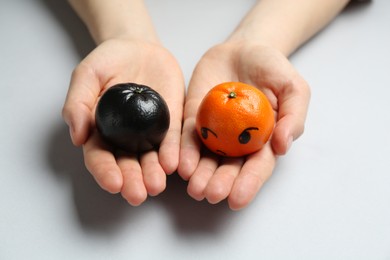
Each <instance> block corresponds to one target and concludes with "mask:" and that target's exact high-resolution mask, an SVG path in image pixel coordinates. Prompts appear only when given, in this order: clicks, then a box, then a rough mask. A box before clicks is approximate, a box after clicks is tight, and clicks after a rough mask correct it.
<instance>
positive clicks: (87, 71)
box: [62, 63, 100, 146]
mask: <svg viewBox="0 0 390 260" xmlns="http://www.w3.org/2000/svg"><path fill="white" fill-rule="evenodd" d="M99 93H100V86H99V80H98V79H97V77H96V75H95V73H94V72H93V69H91V68H90V67H88V66H87V65H84V64H82V63H81V64H80V65H79V66H78V67H77V68H76V69H75V70H74V71H73V73H72V77H71V81H70V86H69V90H68V94H67V97H66V100H65V103H64V106H63V109H62V117H63V118H64V120H65V122H66V123H67V124H68V126H69V132H70V136H71V139H72V142H73V144H74V145H76V146H80V145H82V144H84V143H85V142H86V140H87V139H88V136H89V132H90V128H91V126H92V125H93V118H94V117H93V111H94V107H95V104H96V101H97V98H98V96H99Z"/></svg>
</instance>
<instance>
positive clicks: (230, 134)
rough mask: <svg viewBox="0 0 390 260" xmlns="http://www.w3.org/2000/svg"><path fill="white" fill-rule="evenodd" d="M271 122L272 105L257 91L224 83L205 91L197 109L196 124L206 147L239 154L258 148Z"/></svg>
mask: <svg viewBox="0 0 390 260" xmlns="http://www.w3.org/2000/svg"><path fill="white" fill-rule="evenodd" d="M274 124H275V121H274V114H273V109H272V106H271V104H270V103H269V101H268V99H267V98H266V96H265V95H264V94H263V93H262V92H261V91H260V90H258V89H257V88H255V87H252V86H249V85H246V84H243V83H240V82H227V83H222V84H219V85H217V86H215V87H214V88H212V89H211V90H210V91H209V92H208V93H207V94H206V96H205V97H204V99H203V100H202V102H201V104H200V106H199V108H198V113H197V116H196V124H195V127H196V131H197V133H198V135H199V138H200V139H201V141H202V142H203V144H204V145H205V146H206V147H207V148H208V149H209V150H211V151H212V152H214V153H217V154H219V155H223V156H228V157H239V156H244V155H247V154H250V153H253V152H256V151H258V150H260V149H261V148H262V147H263V146H264V144H265V143H266V142H267V141H268V139H269V137H270V135H271V133H272V130H273V127H274Z"/></svg>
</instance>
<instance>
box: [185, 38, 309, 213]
mask: <svg viewBox="0 0 390 260" xmlns="http://www.w3.org/2000/svg"><path fill="white" fill-rule="evenodd" d="M227 81H240V82H244V83H247V84H250V85H253V86H256V87H258V88H259V89H260V90H262V91H263V92H264V93H265V94H266V95H267V97H268V99H269V100H270V102H271V104H272V107H273V109H274V112H275V118H276V126H275V128H274V131H273V134H272V137H271V140H270V141H269V142H268V143H267V144H266V145H265V146H264V147H263V148H262V149H261V150H260V151H258V152H256V153H254V154H251V155H249V156H246V157H245V158H223V157H219V156H217V155H214V154H212V153H210V152H209V151H206V150H205V149H204V148H203V147H202V145H201V143H200V140H199V138H198V137H197V134H196V130H195V118H196V113H197V110H198V107H199V105H200V103H201V101H202V99H203V97H204V96H205V95H206V93H207V92H208V91H209V90H210V89H211V88H212V87H214V86H215V85H217V84H219V83H222V82H227ZM309 99H310V90H309V87H308V84H307V83H306V82H305V80H304V79H303V78H302V77H301V76H300V75H299V74H298V72H297V71H296V70H295V69H294V68H293V66H292V65H291V63H290V62H289V61H288V59H287V58H286V57H285V56H284V55H282V54H281V53H280V52H279V51H277V50H275V49H273V48H272V47H266V46H262V45H258V44H256V43H250V42H228V43H224V44H221V45H218V46H216V47H213V48H212V49H210V50H209V51H208V52H207V53H206V54H205V55H204V56H203V57H202V59H201V60H200V61H199V63H198V65H197V67H196V68H195V70H194V73H193V76H192V79H191V81H190V84H189V87H188V94H187V98H186V103H185V108H184V124H183V133H182V140H181V150H180V162H179V168H178V172H179V174H180V175H181V177H182V178H183V179H185V180H189V184H188V193H189V194H190V196H192V197H193V198H194V199H196V200H203V199H204V198H206V199H207V200H208V201H209V202H210V203H212V204H214V203H218V202H220V201H222V200H224V199H226V198H227V199H228V203H229V206H230V208H232V209H234V210H237V209H241V208H243V207H245V206H247V205H248V204H249V203H250V202H251V201H252V200H253V198H254V197H255V195H256V194H257V192H258V191H259V189H260V188H261V186H262V185H263V184H264V182H265V181H266V180H267V179H268V178H269V177H270V176H271V174H272V171H273V169H274V167H275V163H276V159H277V157H278V156H279V155H283V154H285V153H286V152H287V151H288V149H289V147H290V146H291V143H292V142H293V140H295V139H297V138H298V137H299V136H300V135H301V134H302V133H303V130H304V123H305V118H306V113H307V109H308V104H309Z"/></svg>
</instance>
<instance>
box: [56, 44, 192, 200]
mask: <svg viewBox="0 0 390 260" xmlns="http://www.w3.org/2000/svg"><path fill="white" fill-rule="evenodd" d="M125 82H134V83H137V84H144V85H147V86H150V87H151V88H153V89H154V90H156V91H157V92H159V93H160V94H161V95H162V96H163V98H164V99H165V101H166V102H167V104H168V107H169V110H170V118H171V119H170V120H171V121H170V127H169V130H168V132H167V135H166V137H165V138H164V140H163V142H162V143H161V146H160V148H159V150H158V151H150V152H146V153H144V154H141V155H136V154H128V153H125V152H123V151H117V150H115V148H113V147H110V146H108V145H107V144H105V143H104V142H103V141H102V140H101V138H100V137H99V135H98V133H97V131H96V128H95V108H96V104H97V101H98V100H99V97H100V95H101V94H102V93H103V92H104V90H105V89H107V88H109V87H111V86H113V85H115V84H117V83H125ZM183 103H184V80H183V75H182V72H181V70H180V68H179V66H178V64H177V61H176V60H175V58H174V57H173V56H172V55H171V54H170V53H169V52H168V51H167V50H166V49H165V48H163V47H162V46H161V45H159V44H154V43H148V42H137V41H134V40H126V39H111V40H107V41H105V42H103V43H101V44H100V45H99V46H98V47H97V48H96V49H95V50H93V51H92V52H91V53H90V54H89V55H88V56H87V57H86V58H85V59H84V60H83V61H82V62H81V63H80V64H79V65H78V66H77V67H76V69H75V70H74V71H73V74H72V78H71V82H70V87H69V91H68V95H67V98H66V101H65V104H64V107H63V117H64V120H65V121H66V122H67V124H68V125H69V129H70V135H71V138H72V142H73V143H74V144H75V145H77V146H80V145H82V147H83V154H84V161H85V165H86V167H87V169H88V170H89V171H90V172H91V174H92V175H93V177H94V178H95V180H96V182H97V183H98V184H99V185H100V186H101V187H102V188H103V189H105V190H107V191H108V192H110V193H119V192H121V194H122V196H123V197H124V198H125V199H126V200H127V201H128V202H129V203H130V204H132V205H139V204H141V203H142V202H143V201H144V200H145V199H146V198H147V195H148V194H149V195H151V196H154V195H157V194H159V193H161V192H162V191H163V190H164V189H165V185H166V174H170V173H172V172H174V171H175V170H176V169H177V167H178V163H179V149H180V136H181V126H182V113H183Z"/></svg>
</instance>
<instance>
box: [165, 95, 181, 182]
mask: <svg viewBox="0 0 390 260" xmlns="http://www.w3.org/2000/svg"><path fill="white" fill-rule="evenodd" d="M182 107H183V103H182V102H179V103H178V105H177V106H175V107H173V108H171V109H170V113H171V122H170V127H169V129H168V132H167V135H166V136H165V138H164V140H163V141H162V143H161V146H160V149H159V161H160V164H161V167H162V168H163V169H164V171H165V173H166V174H172V173H173V172H174V171H176V170H177V168H178V165H179V153H180V139H181V127H182V118H183V108H182ZM172 110H173V111H172Z"/></svg>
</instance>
